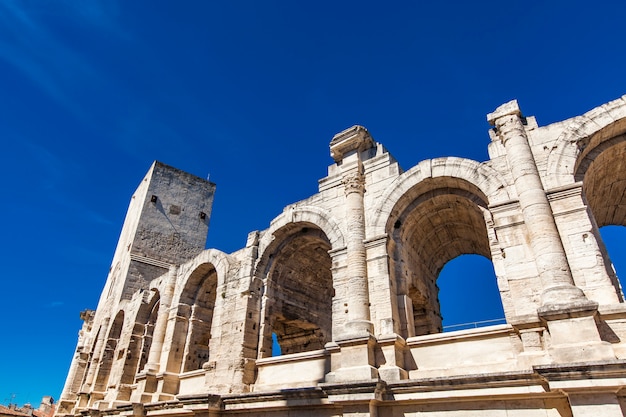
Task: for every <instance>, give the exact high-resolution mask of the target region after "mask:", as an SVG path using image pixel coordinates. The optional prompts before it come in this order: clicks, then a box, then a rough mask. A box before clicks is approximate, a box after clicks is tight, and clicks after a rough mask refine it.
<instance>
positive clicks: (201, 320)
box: [167, 249, 232, 372]
mask: <svg viewBox="0 0 626 417" xmlns="http://www.w3.org/2000/svg"><path fill="white" fill-rule="evenodd" d="M231 264H232V260H231V258H230V256H229V255H227V254H225V253H224V252H221V251H219V250H216V249H208V250H205V251H203V252H202V253H200V254H199V255H198V256H196V257H195V258H194V259H193V260H191V261H189V262H187V263H186V264H184V265H183V266H181V271H182V273H181V277H182V279H180V283H179V285H178V291H177V293H176V296H175V303H174V305H175V306H176V307H175V309H176V316H177V321H176V324H175V326H176V329H175V333H176V334H184V335H185V338H178V339H177V340H175V341H173V342H172V343H173V345H172V347H171V349H170V351H171V352H173V353H172V354H171V355H170V358H169V359H168V365H167V368H168V371H173V372H189V371H195V370H198V369H202V366H203V365H204V364H205V363H206V362H207V361H208V359H209V342H210V339H211V335H212V326H213V322H214V321H215V317H216V314H215V310H216V303H217V292H218V288H220V287H222V286H223V285H224V282H225V280H226V277H227V274H228V272H229V270H230V268H231Z"/></svg>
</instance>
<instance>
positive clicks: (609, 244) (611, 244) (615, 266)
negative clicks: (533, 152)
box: [575, 132, 626, 301]
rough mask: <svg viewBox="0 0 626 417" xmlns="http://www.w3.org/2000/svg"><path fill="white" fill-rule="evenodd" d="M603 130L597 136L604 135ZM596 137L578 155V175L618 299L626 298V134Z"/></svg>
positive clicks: (576, 174) (606, 267)
mask: <svg viewBox="0 0 626 417" xmlns="http://www.w3.org/2000/svg"><path fill="white" fill-rule="evenodd" d="M600 133H601V132H599V133H598V134H596V135H595V136H598V137H600V138H601V137H602V135H601V134H600ZM597 141H598V140H596V139H594V138H593V137H592V138H591V139H590V140H589V144H588V145H587V148H585V150H584V151H583V152H582V153H581V155H580V156H579V160H578V161H577V167H576V173H575V178H576V179H577V180H578V181H580V180H582V181H583V194H584V196H585V200H586V203H587V206H588V207H589V210H590V211H591V213H592V215H593V219H594V221H595V225H596V226H597V228H598V229H599V230H600V236H597V238H601V239H598V240H599V245H600V252H601V254H602V256H603V258H604V259H603V261H604V265H605V269H606V273H607V275H608V276H609V278H610V279H611V282H612V284H613V286H614V287H615V289H616V292H617V295H618V298H619V300H620V301H623V300H624V297H623V293H622V290H621V286H620V283H619V280H618V278H617V273H619V271H620V267H619V261H620V260H621V259H623V254H624V253H623V251H624V249H623V248H624V245H623V241H624V240H623V237H624V234H625V233H626V232H625V231H624V230H625V229H624V227H623V226H626V134H622V135H618V136H615V137H612V138H610V139H606V140H603V141H601V142H599V143H596V142H597ZM594 230H596V229H595V228H594ZM620 235H621V237H622V239H619V236H620ZM612 261H613V262H612ZM622 273H624V272H622Z"/></svg>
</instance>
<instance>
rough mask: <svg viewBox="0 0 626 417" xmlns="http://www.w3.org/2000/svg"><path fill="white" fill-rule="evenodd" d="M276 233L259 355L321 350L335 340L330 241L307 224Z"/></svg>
mask: <svg viewBox="0 0 626 417" xmlns="http://www.w3.org/2000/svg"><path fill="white" fill-rule="evenodd" d="M275 235H276V239H275V242H277V243H276V244H274V245H272V246H271V247H270V248H268V249H267V251H266V257H267V258H266V259H267V263H266V264H265V265H266V268H265V271H266V273H265V282H266V288H267V294H266V297H265V300H264V307H263V308H264V315H263V316H262V317H264V318H265V322H264V325H263V326H262V329H263V331H262V335H261V338H262V340H261V346H260V355H259V356H260V357H269V356H272V355H276V354H283V355H286V354H291V353H299V352H307V351H312V350H317V349H322V348H323V347H324V345H325V344H326V342H328V341H330V340H332V298H333V296H334V290H333V280H332V273H331V266H332V265H331V264H332V262H331V259H330V255H329V254H328V251H329V250H330V248H331V246H330V242H329V240H328V238H327V237H326V235H325V234H324V232H322V231H321V230H320V229H318V228H317V227H316V226H314V225H311V224H308V223H294V224H291V225H289V226H286V227H284V228H283V229H281V230H280V231H279V232H277V233H276V234H275ZM273 340H275V343H276V344H277V346H275V347H273V344H274V342H273Z"/></svg>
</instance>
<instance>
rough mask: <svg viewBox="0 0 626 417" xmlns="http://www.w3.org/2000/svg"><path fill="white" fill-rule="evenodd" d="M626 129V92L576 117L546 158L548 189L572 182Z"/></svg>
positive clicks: (578, 178)
mask: <svg viewBox="0 0 626 417" xmlns="http://www.w3.org/2000/svg"><path fill="white" fill-rule="evenodd" d="M625 133H626V96H622V97H620V98H619V99H617V100H613V101H610V102H608V103H606V104H603V105H601V106H599V107H596V108H594V109H592V110H590V111H588V112H587V113H585V114H583V115H582V116H578V117H575V118H574V119H572V121H571V122H570V124H569V126H568V127H567V128H566V129H565V130H564V131H563V132H562V133H561V134H560V135H559V137H558V138H557V139H556V140H555V141H554V143H553V145H552V149H551V151H550V154H549V155H548V161H547V176H546V186H547V188H548V189H552V188H556V187H560V186H564V185H568V184H573V183H574V182H576V181H579V180H581V179H582V177H583V176H584V173H585V172H586V170H587V168H588V167H589V165H590V163H591V161H592V160H594V159H595V157H597V155H598V154H600V153H602V152H603V151H604V150H606V149H607V148H609V147H612V146H614V145H616V143H605V142H607V141H609V142H610V141H611V140H613V142H615V139H614V138H616V137H621V136H622V135H623V134H625ZM618 142H623V139H620V140H618Z"/></svg>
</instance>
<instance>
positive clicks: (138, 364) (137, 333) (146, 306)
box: [124, 289, 161, 384]
mask: <svg viewBox="0 0 626 417" xmlns="http://www.w3.org/2000/svg"><path fill="white" fill-rule="evenodd" d="M160 307H161V294H160V293H159V291H158V290H157V289H152V290H151V291H149V292H147V293H146V294H145V296H144V301H143V303H142V304H141V306H140V307H139V311H138V312H137V318H136V320H135V326H134V327H133V339H134V340H136V341H140V346H138V352H139V354H138V356H137V360H135V361H134V366H133V364H132V363H131V364H129V365H128V366H129V371H132V370H133V369H134V371H135V374H137V373H139V372H141V371H142V370H143V369H144V367H145V366H146V363H147V362H148V355H149V354H150V346H152V336H153V334H154V326H155V325H156V320H157V316H158V315H159V308H160ZM124 370H125V371H126V369H124ZM125 373H126V372H125ZM128 380H129V381H130V378H128ZM127 383H129V384H130V383H132V382H127Z"/></svg>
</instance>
